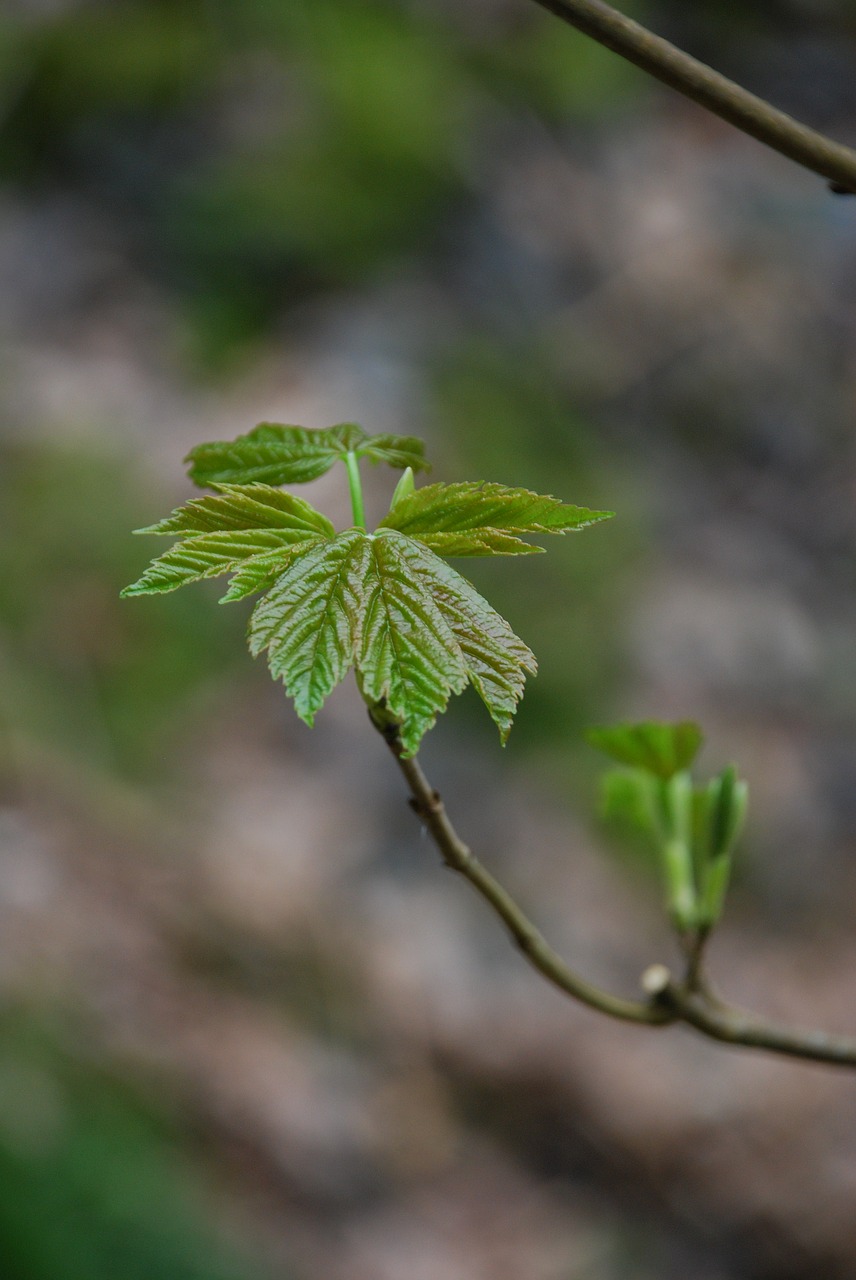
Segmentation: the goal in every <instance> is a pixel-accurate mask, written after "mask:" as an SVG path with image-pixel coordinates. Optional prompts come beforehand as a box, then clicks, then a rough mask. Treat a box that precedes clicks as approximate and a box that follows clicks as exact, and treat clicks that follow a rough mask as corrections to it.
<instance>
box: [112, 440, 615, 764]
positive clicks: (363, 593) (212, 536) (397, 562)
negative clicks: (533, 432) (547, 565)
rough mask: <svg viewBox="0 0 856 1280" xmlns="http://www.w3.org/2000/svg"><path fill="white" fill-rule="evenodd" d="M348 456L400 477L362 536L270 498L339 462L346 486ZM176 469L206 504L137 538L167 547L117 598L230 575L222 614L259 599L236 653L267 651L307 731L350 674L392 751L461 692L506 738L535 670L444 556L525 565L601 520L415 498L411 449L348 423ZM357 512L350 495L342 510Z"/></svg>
mask: <svg viewBox="0 0 856 1280" xmlns="http://www.w3.org/2000/svg"><path fill="white" fill-rule="evenodd" d="M360 458H367V459H368V460H369V461H372V462H385V463H387V464H388V465H390V466H392V467H395V468H398V469H404V470H405V475H404V477H403V478H402V481H401V483H400V484H399V486H398V488H397V489H396V491H395V495H394V497H393V502H392V505H391V507H390V510H389V512H388V514H387V515H386V516H385V517H384V519H383V520H382V521H381V523H380V525H379V526H378V528H377V529H376V530H375V531H374V532H368V531H367V530H366V529H364V528H362V527H353V528H351V529H346V530H344V531H340V532H337V531H336V529H335V528H334V526H333V525H332V523H331V522H330V521H329V520H328V519H327V517H326V516H325V515H323V514H322V513H321V512H319V511H317V510H316V509H315V508H314V507H312V506H311V505H310V504H309V503H308V502H306V501H305V500H304V499H303V498H300V497H298V496H297V495H295V494H292V493H289V492H287V491H283V490H282V489H280V488H278V487H277V486H278V485H281V484H296V483H301V482H303V481H306V480H312V479H315V478H317V477H318V476H320V475H322V474H323V473H324V472H325V471H327V470H328V469H329V468H330V467H332V466H333V465H334V463H335V462H337V461H344V462H346V463H347V464H348V468H349V475H351V477H352V472H353V470H354V468H355V465H356V462H357V460H359V459H360ZM188 462H189V464H190V476H191V479H193V480H194V481H195V482H196V483H197V484H200V485H206V486H208V487H210V488H211V489H213V490H214V493H213V494H211V495H207V496H205V497H202V498H197V499H193V500H191V501H189V502H187V503H186V504H185V505H184V506H182V507H179V508H178V509H177V510H175V511H174V512H173V513H172V514H171V515H170V516H168V517H167V518H166V519H164V520H161V521H160V522H159V523H157V524H155V525H152V526H150V527H149V528H146V529H141V530H138V532H140V533H147V534H157V535H170V536H172V537H174V538H176V539H177V541H176V543H175V545H174V546H173V547H171V548H170V549H169V550H168V551H166V552H165V553H164V554H163V555H160V556H158V557H157V558H156V559H155V560H153V561H152V563H151V564H150V565H149V566H148V568H147V569H146V570H145V571H144V573H143V574H142V576H141V577H140V578H139V579H138V580H137V581H136V582H134V583H133V584H132V585H131V586H129V587H126V588H125V591H124V592H123V595H126V596H136V595H145V594H150V593H155V592H164V591H172V590H175V589H176V588H177V587H180V586H184V585H185V584H186V583H189V582H194V581H198V580H200V579H204V578H210V577H216V576H220V575H222V574H229V575H230V582H229V587H228V590H227V592H226V594H225V595H224V596H223V602H224V603H226V602H229V601H233V600H239V599H242V598H243V597H245V596H249V595H255V594H261V599H260V600H259V601H258V603H257V604H256V606H255V608H254V610H253V613H252V616H251V618H250V624H249V644H250V650H251V652H252V653H253V654H254V655H257V654H260V653H262V652H264V653H266V654H267V659H268V664H269V666H270V670H271V673H272V674H273V675H274V677H276V678H277V679H281V680H282V681H283V684H284V685H285V689H286V692H287V694H288V695H289V696H290V697H291V698H292V699H293V701H294V705H295V709H296V711H297V713H298V715H299V716H300V717H301V718H302V719H303V720H305V721H306V723H307V724H310V725H311V724H312V723H313V721H314V717H315V715H316V713H317V712H318V710H319V709H320V707H321V706H322V705H323V703H324V701H325V700H326V698H327V697H328V695H329V694H330V692H331V691H332V690H333V689H334V688H335V687H336V685H337V684H339V682H340V681H341V680H342V679H344V677H345V675H346V674H347V672H348V670H349V669H350V668H351V667H353V668H354V670H355V673H356V677H357V681H358V684H359V687H360V690H361V692H362V695H363V697H364V698H365V700H366V702H367V703H368V704H369V706H370V707H371V708H373V709H374V712H375V713H376V714H381V715H383V716H384V717H386V719H387V721H388V722H390V723H392V724H394V725H395V726H396V727H397V732H398V736H399V737H400V740H401V744H402V748H403V752H404V754H405V755H412V754H413V753H414V752H415V751H416V749H417V747H418V745H419V742H420V741H421V738H422V736H423V735H424V733H425V732H426V731H427V730H428V729H429V728H430V727H431V726H432V725H433V724H434V722H435V720H436V717H437V715H438V714H439V713H440V712H442V711H443V710H444V709H445V707H446V705H447V703H448V700H449V697H450V696H451V695H452V694H454V693H460V692H461V691H462V690H463V689H464V688H465V687H466V686H467V685H468V684H471V685H472V686H473V687H474V688H475V690H476V691H477V693H478V694H479V696H480V697H481V698H482V700H483V702H484V703H485V706H486V707H487V709H488V711H489V713H490V715H491V717H492V718H493V720H494V722H495V724H496V725H497V727H498V729H499V732H500V736H501V739H502V741H503V742H505V740H506V739H507V737H508V734H509V732H510V729H511V725H512V721H513V717H514V714H515V711H516V708H517V704H518V702H519V700H520V698H521V696H522V694H523V687H524V682H525V678H526V675H527V674H534V673H535V671H536V662H535V657H534V655H533V654H532V652H531V651H530V649H529V648H528V647H527V646H526V645H525V644H524V642H523V641H522V640H521V639H520V638H519V636H517V635H515V633H514V631H513V630H512V629H511V627H510V626H509V624H508V623H507V622H506V621H505V619H504V618H502V617H501V616H500V614H498V613H497V612H496V610H495V609H493V607H492V606H491V605H490V604H489V603H488V602H487V600H485V599H484V597H483V596H481V595H480V594H479V593H478V592H477V591H476V589H475V587H473V585H472V584H471V583H470V582H468V581H467V579H466V578H464V577H463V576H462V575H461V574H459V573H458V572H457V571H456V570H455V569H453V568H452V566H451V565H449V564H448V563H447V562H446V560H445V559H444V558H442V557H445V556H486V555H522V554H530V553H532V552H535V551H539V550H541V548H540V547H537V546H533V545H532V544H531V543H529V542H526V541H525V540H524V539H525V537H526V536H540V535H543V534H561V533H565V532H567V531H568V530H574V529H581V528H583V527H585V526H586V525H588V524H591V523H593V522H595V521H597V520H602V519H604V518H606V517H607V516H608V515H609V514H610V513H609V512H602V511H590V510H588V509H587V508H585V507H576V506H569V505H565V504H563V503H561V502H559V501H558V500H557V499H556V498H551V497H545V496H542V495H539V494H535V493H531V492H529V491H528V490H526V489H519V488H507V487H506V486H504V485H499V484H480V483H463V484H461V483H459V484H452V485H444V484H432V485H428V486H426V487H424V488H422V489H416V488H415V486H414V481H413V472H414V470H416V469H424V468H426V466H427V464H426V462H425V458H424V451H423V447H422V442H421V441H419V440H417V439H415V438H414V437H410V436H403V437H401V436H390V435H376V436H369V435H367V434H366V432H364V431H363V430H362V428H361V427H358V426H356V425H355V424H353V423H344V424H340V425H339V426H335V427H331V428H328V429H326V430H323V431H311V430H307V429H306V428H303V427H293V426H280V425H274V424H268V423H265V424H262V425H261V426H259V427H257V428H256V429H255V430H254V431H252V432H250V433H249V434H248V435H245V436H239V437H238V439H237V440H234V441H231V442H219V443H214V444H204V445H199V446H197V447H196V448H195V449H193V450H192V452H191V453H190V455H189V458H188ZM352 478H353V477H352ZM357 483H358V481H357ZM357 505H358V506H359V508H360V509H361V505H362V504H361V499H360V500H359V503H358V504H356V503H355V512H356V510H357ZM356 523H357V521H356V517H355V524H356Z"/></svg>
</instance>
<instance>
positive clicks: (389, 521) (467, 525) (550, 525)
mask: <svg viewBox="0 0 856 1280" xmlns="http://www.w3.org/2000/svg"><path fill="white" fill-rule="evenodd" d="M611 515H612V512H611V511H590V510H589V509H588V508H587V507H575V506H568V505H565V504H564V503H562V502H560V501H559V500H558V499H557V498H551V497H545V496H543V495H541V494H537V493H531V492H530V491H529V490H528V489H509V488H506V486H505V485H501V484H478V483H460V484H448V485H446V484H432V485H427V486H426V487H425V488H423V489H417V490H415V491H414V492H413V493H412V494H411V495H410V496H406V497H403V498H402V499H401V500H400V501H399V502H397V503H396V504H395V505H394V507H393V508H392V509H391V510H390V512H389V514H388V515H387V516H386V517H385V519H384V520H382V521H381V528H387V529H398V530H399V531H400V532H402V533H406V534H407V535H408V536H409V537H411V538H418V539H419V541H420V542H423V543H424V544H425V545H426V546H427V547H430V548H431V550H432V551H437V552H439V553H441V554H442V555H445V556H489V555H531V554H532V553H533V552H538V551H540V550H541V548H540V547H533V546H532V545H530V544H529V543H528V542H524V541H523V539H522V537H521V536H520V535H523V534H529V535H534V536H540V535H542V534H545V533H551V534H553V533H566V532H567V531H568V530H571V529H582V528H584V527H585V526H586V525H589V524H594V523H595V522H596V521H598V520H606V519H608V518H609V517H610V516H611Z"/></svg>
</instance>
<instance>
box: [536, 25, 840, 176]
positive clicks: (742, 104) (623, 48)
mask: <svg viewBox="0 0 856 1280" xmlns="http://www.w3.org/2000/svg"><path fill="white" fill-rule="evenodd" d="M535 3H536V4H540V5H541V7H542V8H543V9H548V10H549V12H550V13H553V14H555V15H556V17H557V18H561V19H562V20H563V21H564V22H567V23H569V24H570V25H571V26H572V27H576V29H577V30H578V31H581V32H582V33H583V34H584V35H587V36H590V37H591V38H592V39H593V40H597V41H598V43H599V44H602V45H604V46H605V47H606V48H607V49H611V50H612V52H613V53H617V54H619V55H620V56H621V57H622V58H626V59H627V60H628V61H629V62H632V63H634V64H635V65H636V66H637V67H640V68H641V69H642V70H643V71H647V72H648V74H649V75H652V76H654V77H655V78H656V79H657V80H660V81H662V83H663V84H666V85H669V87H670V88H672V89H676V90H677V91H678V93H682V94H683V95H684V97H686V98H691V99H692V101H693V102H698V103H699V104H700V105H701V106H703V107H706V108H707V109H708V111H712V112H713V113H714V114H715V115H718V116H720V117H721V118H722V119H723V120H727V121H728V123H729V124H733V125H735V127H736V128H738V129H740V130H742V132H743V133H748V134H749V135H750V137H753V138H757V140H758V141H759V142H763V143H764V144H765V145H766V146H768V147H772V149H773V150H774V151H778V152H780V154H781V155H784V156H787V157H788V159H790V160H794V161H795V162H796V163H797V164H799V165H802V167H803V168H804V169H809V170H811V171H812V172H813V173H818V174H820V176H821V177H822V178H826V179H827V181H828V183H829V185H830V189H831V190H832V191H834V192H835V193H836V194H838V195H848V194H849V195H856V151H853V150H851V149H850V148H849V147H845V146H843V145H842V144H841V143H839V142H833V140H832V139H831V138H827V137H826V136H825V135H824V134H822V133H818V132H817V131H816V130H814V129H809V128H808V127H807V126H806V125H804V124H800V123H799V121H797V120H794V119H793V118H792V117H791V116H789V115H786V114H785V112H784V111H779V110H778V108H776V107H774V106H772V104H771V103H769V102H767V101H766V100H765V99H764V98H759V97H756V95H755V94H754V93H750V92H749V91H748V90H747V89H744V88H742V87H741V86H740V85H739V84H735V83H734V81H733V80H729V79H728V78H727V77H726V76H723V75H720V73H719V72H718V71H714V70H713V69H712V68H711V67H708V66H706V65H705V64H704V63H703V62H699V61H698V59H697V58H693V57H691V56H690V55H689V54H688V53H684V52H683V51H682V50H681V49H678V48H676V46H675V45H673V44H670V43H669V41H668V40H664V39H662V37H661V36H656V35H654V33H653V32H651V31H648V30H647V28H645V27H643V26H641V25H640V24H639V23H638V22H634V21H633V19H632V18H628V17H626V16H625V15H624V14H623V13H619V12H618V11H617V10H616V9H613V8H612V7H611V6H610V5H608V4H604V3H603V0H535Z"/></svg>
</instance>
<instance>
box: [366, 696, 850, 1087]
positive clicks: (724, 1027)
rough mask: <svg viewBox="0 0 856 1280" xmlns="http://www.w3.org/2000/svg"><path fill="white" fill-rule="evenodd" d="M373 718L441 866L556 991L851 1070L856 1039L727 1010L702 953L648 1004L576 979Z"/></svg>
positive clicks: (647, 980) (653, 971) (642, 1018)
mask: <svg viewBox="0 0 856 1280" xmlns="http://www.w3.org/2000/svg"><path fill="white" fill-rule="evenodd" d="M370 715H371V719H372V723H373V724H374V726H375V728H376V729H377V730H378V732H379V733H381V734H382V736H383V738H384V739H385V741H386V743H387V745H388V746H389V749H390V751H391V752H392V754H393V756H394V757H395V759H396V761H397V762H398V767H399V768H400V770H401V772H402V774H403V775H404V778H405V780H406V782H407V785H408V787H409V789H410V796H411V801H410V803H411V806H412V808H413V809H414V810H415V811H416V813H417V814H418V815H419V817H420V818H421V819H422V821H423V822H424V823H425V826H426V827H427V829H428V831H429V832H430V834H431V836H432V838H433V840H434V843H435V844H436V846H437V848H438V850H439V851H440V855H441V857H442V859H443V862H444V863H445V864H446V866H447V867H449V868H451V870H452V871H457V872H458V874H459V875H462V876H463V877H464V879H465V880H468V881H469V882H470V884H471V885H472V886H473V888H474V889H475V890H476V892H477V893H479V894H480V895H481V896H482V898H484V900H485V901H486V902H487V903H488V904H489V905H490V906H491V907H492V908H493V910H494V911H495V912H496V914H497V915H498V916H499V918H500V919H501V920H502V922H503V923H504V924H505V926H506V928H507V929H508V931H509V933H510V934H511V937H512V939H513V940H514V942H515V943H516V944H517V946H518V948H519V949H520V951H521V952H522V954H523V955H524V957H525V958H526V959H527V960H528V961H529V963H530V964H531V965H532V967H533V968H535V969H537V970H538V972H539V973H540V974H541V975H542V976H543V977H544V978H546V979H547V981H548V982H549V983H551V984H552V985H553V986H554V987H557V988H558V989H559V990H560V991H563V992H565V994H566V995H569V996H572V997H573V998H574V999H575V1000H579V1001H581V1002H582V1003H583V1004H585V1005H588V1006H589V1008H591V1009H597V1010H599V1011H600V1012H601V1013H605V1014H607V1015H608V1016H609V1017H612V1018H620V1019H621V1020H623V1021H625V1022H637V1023H641V1024H643V1025H645V1026H649V1027H656V1026H660V1027H662V1026H666V1025H669V1024H673V1023H676V1022H684V1023H686V1024H687V1025H688V1026H691V1027H694V1028H695V1029H696V1030H697V1031H700V1032H701V1033H702V1034H703V1035H706V1036H709V1037H710V1038H711V1039H713V1040H719V1041H721V1042H723V1043H724V1044H732V1045H738V1046H741V1047H743V1048H750V1049H764V1050H766V1051H767V1052H769V1053H776V1054H785V1055H787V1056H789V1057H794V1058H802V1059H804V1060H808V1061H810V1062H823V1063H829V1064H832V1065H835V1066H844V1067H856V1039H853V1038H851V1037H847V1036H833V1035H827V1034H826V1033H825V1032H822V1031H810V1030H802V1029H799V1028H794V1029H791V1028H789V1027H777V1026H775V1025H773V1024H772V1023H768V1022H764V1021H763V1020H760V1019H758V1018H756V1017H755V1016H754V1015H752V1014H749V1013H745V1012H744V1011H743V1010H741V1009H737V1008H734V1007H733V1006H731V1005H727V1004H724V1003H723V1002H722V1001H721V1000H719V999H718V998H717V997H716V996H714V995H713V994H712V992H711V990H710V988H709V986H708V985H707V982H706V981H705V980H704V978H703V975H702V974H701V972H700V964H701V950H700V948H699V950H698V954H697V957H696V960H695V962H694V963H693V964H691V966H690V970H689V974H688V978H687V980H685V981H684V982H677V981H676V980H675V979H674V978H673V977H672V974H671V973H670V972H669V970H668V969H667V968H666V967H665V966H664V965H661V964H657V965H652V966H651V967H650V968H649V969H647V970H646V971H645V973H644V974H643V975H642V987H643V990H644V991H645V992H646V994H647V996H648V999H647V1000H646V1001H637V1000H625V999H623V998H621V997H620V996H614V995H612V994H611V993H610V992H608V991H603V990H601V988H600V987H596V986H594V985H593V984H592V983H590V982H587V981H586V979H585V978H581V977H579V975H578V974H576V973H574V972H573V970H572V969H570V968H569V967H568V965H567V964H566V963H565V961H564V960H563V959H562V958H561V956H559V955H558V954H557V952H555V951H554V950H553V949H552V947H551V946H550V945H549V944H548V943H547V942H546V941H545V939H544V938H543V937H542V935H541V934H540V933H539V932H538V930H537V929H536V928H535V926H534V925H533V924H532V922H531V921H530V920H529V919H528V918H527V916H526V915H525V914H524V912H523V911H522V910H521V909H520V907H519V906H518V905H517V903H516V902H515V901H514V899H513V898H512V897H511V895H510V894H509V893H508V892H507V890H506V889H504V888H503V887H502V885H501V884H500V883H499V881H498V880H496V879H495V878H494V877H493V876H492V875H491V873H490V872H489V871H488V870H487V869H486V868H485V867H483V866H482V864H481V863H480V862H479V860H478V859H477V858H476V857H475V855H474V854H473V852H472V850H471V849H470V848H469V847H468V846H467V845H466V844H465V843H464V842H463V840H462V839H461V837H460V836H459V835H458V833H457V831H456V830H455V828H454V827H453V826H452V823H451V822H450V820H449V816H448V814H447V813H446V808H445V805H444V804H443V801H442V798H441V797H440V794H439V792H437V791H435V790H434V788H433V787H432V786H431V784H430V782H429V781H428V779H427V778H426V777H425V774H424V773H423V771H422V767H421V766H420V764H419V762H418V760H416V759H415V758H413V757H411V758H409V759H406V758H404V757H403V755H402V746H401V742H400V740H399V738H398V733H397V729H396V726H395V725H394V724H390V723H388V722H385V721H384V719H383V715H382V714H378V715H374V714H372V713H371V711H370Z"/></svg>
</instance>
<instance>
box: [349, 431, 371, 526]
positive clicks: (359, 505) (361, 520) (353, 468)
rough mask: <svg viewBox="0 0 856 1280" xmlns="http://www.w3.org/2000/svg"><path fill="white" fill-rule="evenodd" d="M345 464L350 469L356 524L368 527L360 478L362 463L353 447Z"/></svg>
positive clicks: (350, 485) (352, 506)
mask: <svg viewBox="0 0 856 1280" xmlns="http://www.w3.org/2000/svg"><path fill="white" fill-rule="evenodd" d="M345 466H346V467H347V469H348V487H349V488H350V490H351V508H352V510H353V513H354V525H355V526H356V528H357V529H365V527H366V511H365V507H364V505H363V484H362V480H361V479H360V464H359V461H358V459H357V455H356V454H355V453H354V451H353V449H349V450H348V452H347V453H346V454H345Z"/></svg>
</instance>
